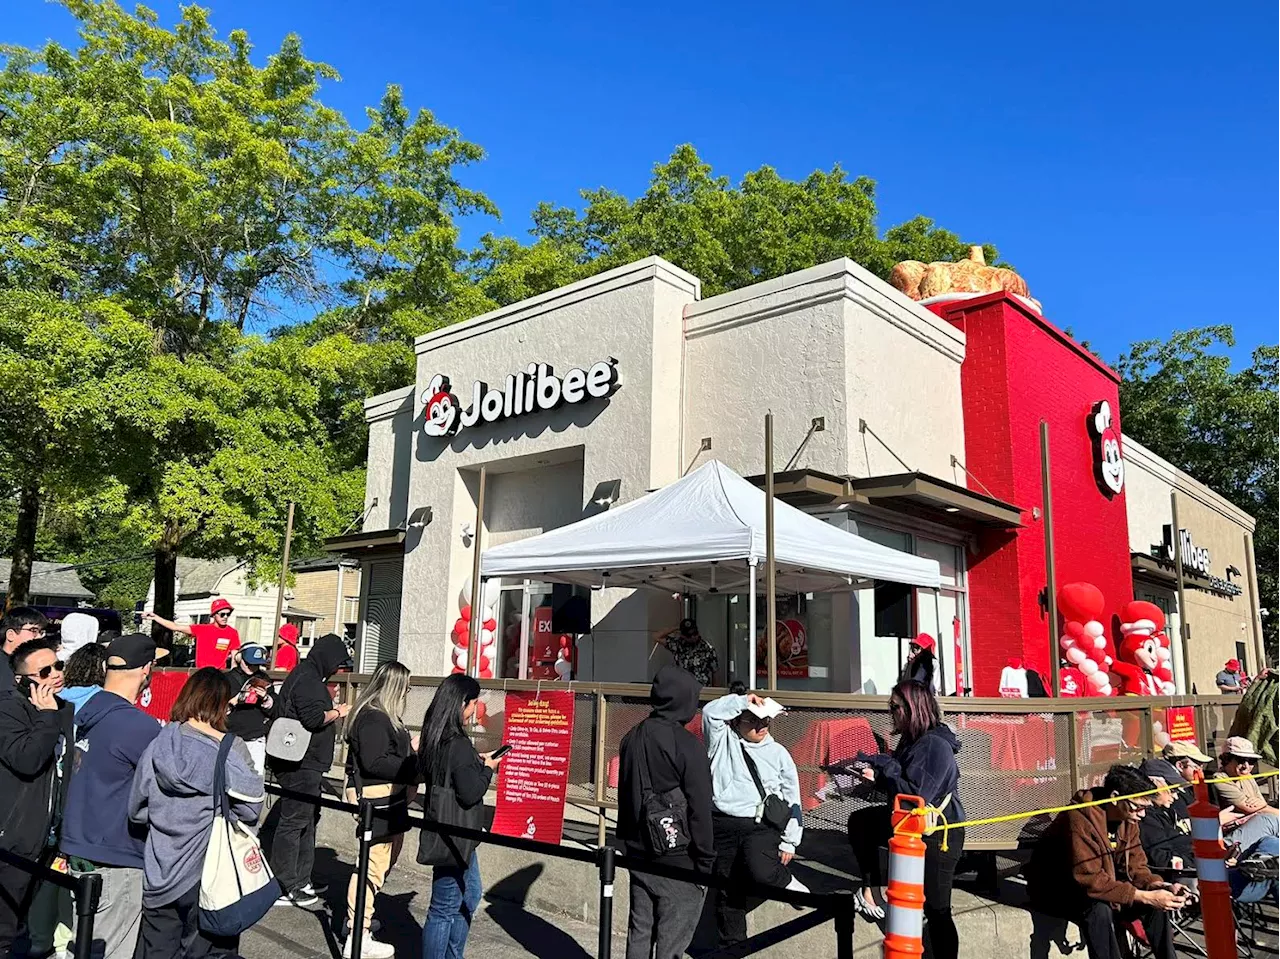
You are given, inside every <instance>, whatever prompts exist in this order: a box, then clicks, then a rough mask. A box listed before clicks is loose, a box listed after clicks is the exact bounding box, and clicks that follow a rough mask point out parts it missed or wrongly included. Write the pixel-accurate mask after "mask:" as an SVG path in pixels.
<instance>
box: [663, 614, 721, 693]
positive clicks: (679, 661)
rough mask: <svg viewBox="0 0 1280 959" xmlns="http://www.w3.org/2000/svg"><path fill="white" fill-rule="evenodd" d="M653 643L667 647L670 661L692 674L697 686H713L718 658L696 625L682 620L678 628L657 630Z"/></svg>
mask: <svg viewBox="0 0 1280 959" xmlns="http://www.w3.org/2000/svg"><path fill="white" fill-rule="evenodd" d="M654 642H656V643H657V644H658V645H659V646H665V647H667V652H669V653H670V654H671V659H672V661H673V662H674V663H675V664H676V665H677V666H679V667H680V668H681V669H687V670H688V671H689V672H691V673H693V676H694V678H695V679H697V681H698V684H699V685H701V686H714V685H715V678H716V670H717V669H719V668H720V657H719V656H717V655H716V650H715V647H714V646H712V645H711V644H710V643H709V642H707V641H706V640H705V639H703V638H702V634H701V633H699V632H698V624H697V623H695V622H694V621H693V620H691V619H682V620H680V625H679V626H676V627H674V628H672V629H661V630H659V631H658V632H657V634H656V635H655V636H654Z"/></svg>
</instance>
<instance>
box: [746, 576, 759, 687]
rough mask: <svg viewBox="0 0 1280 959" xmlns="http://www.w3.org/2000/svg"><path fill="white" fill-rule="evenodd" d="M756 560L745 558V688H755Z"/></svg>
mask: <svg viewBox="0 0 1280 959" xmlns="http://www.w3.org/2000/svg"><path fill="white" fill-rule="evenodd" d="M756 562H757V560H756V559H755V557H752V558H751V559H749V560H747V572H748V573H750V574H751V575H750V578H749V580H748V583H749V585H748V586H747V597H748V598H747V689H755V688H756Z"/></svg>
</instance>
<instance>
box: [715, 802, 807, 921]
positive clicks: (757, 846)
mask: <svg viewBox="0 0 1280 959" xmlns="http://www.w3.org/2000/svg"><path fill="white" fill-rule="evenodd" d="M712 823H713V825H714V827H715V846H716V866H715V874H716V875H717V876H720V877H721V878H723V879H730V878H735V877H737V878H742V879H749V880H751V881H753V882H758V883H763V884H765V885H767V886H780V887H785V886H786V885H787V883H789V882H790V881H791V873H790V872H788V871H787V867H786V866H784V865H783V864H782V862H781V860H779V859H778V843H780V842H781V841H782V836H781V835H780V834H779V833H778V831H777V830H775V829H770V828H769V827H768V826H764V825H761V824H760V823H757V822H755V820H752V819H745V818H739V817H737V816H722V815H720V814H719V813H716V815H715V816H713V817H712ZM760 901H761V900H760V899H759V898H758V897H756V896H751V895H749V894H748V893H747V892H746V891H745V890H743V891H736V890H723V889H722V890H717V892H716V928H717V930H718V931H719V933H720V945H722V946H728V945H732V944H734V943H737V942H742V941H743V940H745V939H746V938H747V912H748V910H750V909H753V908H755V906H757V905H758V904H759V903H760Z"/></svg>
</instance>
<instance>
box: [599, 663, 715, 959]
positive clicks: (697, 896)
mask: <svg viewBox="0 0 1280 959" xmlns="http://www.w3.org/2000/svg"><path fill="white" fill-rule="evenodd" d="M701 689H702V686H701V684H699V682H698V680H697V679H696V678H695V677H694V676H693V674H692V673H690V672H689V671H688V670H686V669H682V668H681V667H679V666H675V665H667V666H663V667H662V668H661V669H659V670H658V673H657V675H655V676H654V677H653V687H652V689H651V690H650V693H649V699H650V702H652V704H653V711H652V712H651V713H649V717H648V718H647V719H645V720H643V721H642V722H641V723H640V724H639V725H637V726H636V727H635V728H634V729H632V730H631V731H630V732H629V733H627V734H626V735H625V736H624V737H622V747H621V750H620V751H619V756H618V838H619V839H620V840H622V844H623V849H624V851H625V852H626V853H627V855H629V856H636V857H638V858H643V859H655V860H660V861H662V862H663V863H666V864H669V865H672V866H679V867H681V868H685V869H689V868H692V869H697V870H699V871H701V872H707V873H710V872H711V869H712V867H713V866H714V865H715V858H716V856H715V837H714V835H713V830H712V824H711V822H712V821H711V815H712V813H711V766H710V764H709V762H708V761H707V750H706V747H704V746H703V745H702V743H701V742H699V740H698V737H696V736H695V735H693V733H691V732H689V730H688V729H686V728H685V726H686V724H687V723H688V722H689V721H690V720H691V719H693V717H694V714H695V713H696V712H697V710H698V693H699V692H700V691H701ZM672 791H679V793H680V794H681V795H682V796H683V798H684V802H685V808H686V810H687V827H688V829H687V835H685V836H682V837H678V838H677V839H675V840H674V841H675V842H676V844H677V845H678V846H680V847H682V848H678V849H677V850H676V851H670V850H669V849H665V848H662V847H660V846H658V844H657V843H655V842H654V840H653V838H652V837H651V835H650V829H649V822H648V816H647V815H646V811H645V808H644V804H645V800H646V799H647V798H649V797H651V796H657V797H662V796H663V795H664V794H667V793H670V792H672ZM660 822H661V820H660ZM668 828H670V827H668ZM668 835H670V833H669V832H668ZM686 840H687V844H686ZM705 896H706V889H705V887H702V886H696V885H694V884H692V883H688V882H681V881H680V880H678V879H667V878H664V877H661V876H651V875H647V874H646V873H642V872H634V871H633V872H632V873H631V911H630V915H629V917H628V920H627V959H679V957H680V956H683V955H684V951H685V949H686V948H688V945H689V943H690V942H691V941H692V939H693V934H694V932H695V930H696V929H697V927H698V919H699V917H700V916H701V915H702V901H703V898H704V897H705Z"/></svg>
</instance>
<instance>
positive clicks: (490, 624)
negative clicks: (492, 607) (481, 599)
mask: <svg viewBox="0 0 1280 959" xmlns="http://www.w3.org/2000/svg"><path fill="white" fill-rule="evenodd" d="M481 625H482V626H483V627H484V628H485V629H487V630H489V632H491V633H493V632H496V631H497V629H498V622H497V620H494V619H486V620H485V621H484V622H483V623H481Z"/></svg>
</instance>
